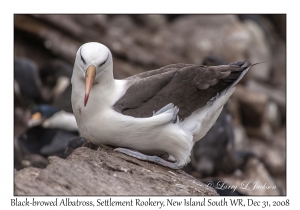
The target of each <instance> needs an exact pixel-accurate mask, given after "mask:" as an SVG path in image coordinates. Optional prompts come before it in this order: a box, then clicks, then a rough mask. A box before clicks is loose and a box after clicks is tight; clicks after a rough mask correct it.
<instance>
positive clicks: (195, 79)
mask: <svg viewBox="0 0 300 210" xmlns="http://www.w3.org/2000/svg"><path fill="white" fill-rule="evenodd" d="M250 67H251V63H250V62H249V61H239V62H236V63H232V64H229V65H220V66H210V67H208V66H196V65H191V64H172V65H168V66H165V67H163V68H160V69H157V70H153V71H149V72H144V73H142V74H138V75H134V76H132V77H129V78H127V79H128V80H131V81H132V84H131V86H130V87H129V88H128V90H127V91H126V93H125V94H124V95H123V96H122V98H120V99H119V100H118V101H117V102H116V104H115V105H114V108H115V110H117V111H119V112H121V113H122V114H124V115H129V116H133V117H150V116H152V115H153V111H155V112H156V111H158V110H159V109H161V108H162V107H164V106H165V105H167V104H169V103H173V104H174V105H176V106H177V107H178V108H179V113H178V115H179V117H180V119H184V118H186V117H188V116H189V115H191V113H192V112H193V111H195V110H197V109H198V108H201V107H203V106H205V105H206V104H207V102H208V101H209V100H210V99H211V98H213V97H214V96H216V95H217V93H220V92H222V91H223V90H225V89H226V88H228V87H229V86H230V85H233V83H234V82H236V81H239V80H240V79H241V78H240V77H242V76H244V74H242V72H243V71H244V70H247V71H248V70H249V68H250ZM244 73H245V72H244Z"/></svg>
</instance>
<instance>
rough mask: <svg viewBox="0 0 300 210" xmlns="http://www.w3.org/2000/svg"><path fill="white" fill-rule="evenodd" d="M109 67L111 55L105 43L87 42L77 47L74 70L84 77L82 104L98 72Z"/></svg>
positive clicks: (95, 80)
mask: <svg viewBox="0 0 300 210" xmlns="http://www.w3.org/2000/svg"><path fill="white" fill-rule="evenodd" d="M109 67H112V55H111V52H110V50H109V49H108V48H107V47H106V46H105V45H103V44H100V43H97V42H89V43H86V44H84V45H82V46H81V47H80V48H79V49H78V51H77V54H76V59H75V65H74V70H76V71H79V72H77V73H79V75H82V77H83V78H85V97H84V106H86V104H87V102H88V99H89V94H90V91H91V88H92V86H93V84H94V82H97V79H99V78H100V74H101V73H102V72H104V71H106V70H107V69H108V68H109Z"/></svg>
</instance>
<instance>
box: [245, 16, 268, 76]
mask: <svg viewBox="0 0 300 210" xmlns="http://www.w3.org/2000/svg"><path fill="white" fill-rule="evenodd" d="M244 26H245V27H246V29H247V31H248V34H249V35H250V36H251V40H250V43H249V46H251V47H249V48H248V53H249V55H248V56H249V57H250V58H251V61H252V62H254V63H259V62H264V61H269V60H270V59H271V52H270V46H269V45H268V44H267V43H268V42H267V41H266V39H267V37H266V36H265V35H264V32H263V30H262V28H261V27H259V25H258V24H257V23H255V22H254V21H251V20H247V21H244ZM270 74H271V64H270V62H266V63H263V64H261V65H259V66H256V67H252V69H251V71H250V72H249V74H248V75H247V77H253V79H256V80H262V81H268V80H269V78H270Z"/></svg>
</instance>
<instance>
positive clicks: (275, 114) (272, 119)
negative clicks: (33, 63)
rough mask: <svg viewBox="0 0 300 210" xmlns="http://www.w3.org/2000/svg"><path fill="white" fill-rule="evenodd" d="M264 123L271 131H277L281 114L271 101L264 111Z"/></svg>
mask: <svg viewBox="0 0 300 210" xmlns="http://www.w3.org/2000/svg"><path fill="white" fill-rule="evenodd" d="M265 118H266V119H265V121H266V123H267V124H269V125H270V126H271V127H272V129H273V130H274V131H275V130H277V129H279V127H280V125H281V119H282V118H281V114H280V110H279V107H278V106H277V104H276V103H275V102H273V101H270V102H269V103H268V105H267V107H266V110H265Z"/></svg>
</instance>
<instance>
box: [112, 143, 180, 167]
mask: <svg viewBox="0 0 300 210" xmlns="http://www.w3.org/2000/svg"><path fill="white" fill-rule="evenodd" d="M114 151H116V152H121V153H123V154H126V155H128V156H131V157H135V158H137V159H139V160H146V161H149V162H152V163H156V164H158V165H162V166H165V167H167V168H171V169H180V168H182V167H183V166H182V165H179V164H178V162H174V163H172V162H169V161H166V160H164V159H162V158H160V157H158V156H155V155H153V156H150V155H145V154H143V153H141V152H138V151H136V150H130V149H126V148H117V149H114Z"/></svg>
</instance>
